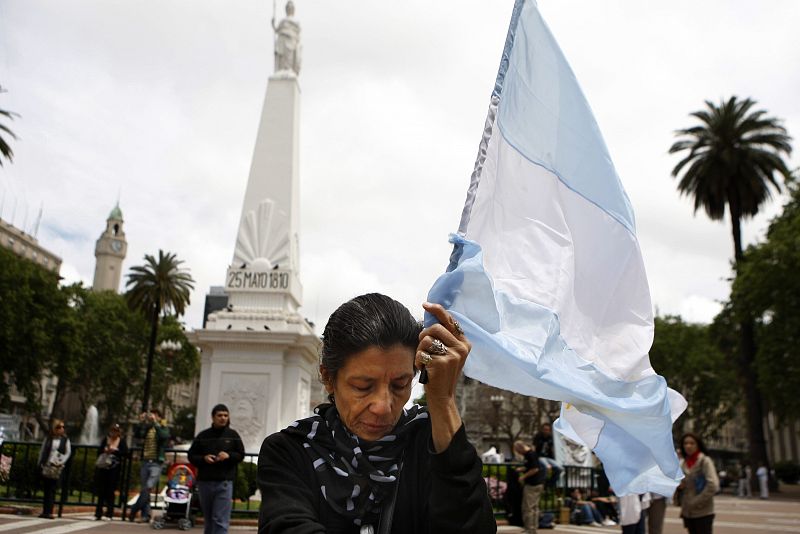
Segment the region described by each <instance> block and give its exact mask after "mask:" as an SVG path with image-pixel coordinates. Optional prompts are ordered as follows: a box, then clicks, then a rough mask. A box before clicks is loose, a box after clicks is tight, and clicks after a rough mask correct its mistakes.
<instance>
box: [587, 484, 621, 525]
mask: <svg viewBox="0 0 800 534" xmlns="http://www.w3.org/2000/svg"><path fill="white" fill-rule="evenodd" d="M589 500H590V501H591V502H593V503H594V505H595V506H596V507H597V511H598V512H600V515H601V516H603V521H602V523H603V524H604V525H608V526H610V525H611V523H614V524H615V525H616V524H617V523H619V514H618V513H617V505H618V504H619V499H617V496H616V495H614V492H613V491H612V490H611V488H609V489H608V495H606V496H605V497H601V496H600V495H598V493H597V492H596V491H594V490H592V491H590V492H589Z"/></svg>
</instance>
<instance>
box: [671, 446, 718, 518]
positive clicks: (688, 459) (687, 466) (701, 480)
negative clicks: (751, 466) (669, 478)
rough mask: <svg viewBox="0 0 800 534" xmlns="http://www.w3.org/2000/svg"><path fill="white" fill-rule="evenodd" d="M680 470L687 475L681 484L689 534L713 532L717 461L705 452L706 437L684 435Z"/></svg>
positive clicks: (681, 499) (682, 514)
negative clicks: (715, 462) (715, 463)
mask: <svg viewBox="0 0 800 534" xmlns="http://www.w3.org/2000/svg"><path fill="white" fill-rule="evenodd" d="M680 450H681V456H682V457H683V459H682V460H681V470H683V474H684V475H685V478H684V479H683V480H682V481H681V483H680V484H679V485H678V491H679V492H680V505H681V518H683V526H684V527H685V528H686V529H687V530H688V531H689V534H711V533H712V530H713V525H714V495H715V494H716V493H717V490H719V478H718V477H717V470H716V468H715V467H714V462H712V461H711V458H709V457H708V456H706V448H705V445H704V444H703V440H702V439H700V437H699V436H697V435H696V434H692V433H691V432H689V433H686V434H684V435H683V437H681V446H680Z"/></svg>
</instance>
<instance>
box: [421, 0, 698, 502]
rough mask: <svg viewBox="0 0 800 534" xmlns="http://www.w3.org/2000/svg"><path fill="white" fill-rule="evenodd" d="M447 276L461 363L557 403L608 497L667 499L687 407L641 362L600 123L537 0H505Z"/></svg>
mask: <svg viewBox="0 0 800 534" xmlns="http://www.w3.org/2000/svg"><path fill="white" fill-rule="evenodd" d="M451 242H452V243H453V244H454V249H453V254H452V257H451V262H450V265H449V267H448V270H447V273H445V274H444V275H442V276H441V277H440V278H439V279H438V280H437V281H436V283H435V284H434V286H433V288H431V291H430V293H429V296H428V299H429V300H430V301H431V302H438V303H441V304H443V305H444V306H445V307H447V308H448V309H449V310H450V312H451V313H452V314H453V316H454V317H456V319H458V320H459V321H460V323H461V325H462V326H463V328H464V330H465V331H466V334H467V336H468V337H469V339H470V340H471V341H472V343H473V347H474V348H473V350H472V353H471V355H470V357H469V359H468V360H467V364H466V367H465V369H464V372H465V373H466V374H467V375H468V376H470V377H472V378H475V379H477V380H480V381H482V382H485V383H487V384H490V385H492V386H496V387H499V388H503V389H507V390H511V391H516V392H518V393H522V394H525V395H535V396H537V397H541V398H546V399H553V400H560V401H562V409H561V418H560V419H559V420H558V421H557V422H556V425H555V428H556V430H558V431H560V432H562V433H563V434H564V435H566V436H567V437H569V438H570V439H573V440H575V441H578V442H582V443H584V444H586V445H588V446H589V447H591V449H592V450H594V452H595V453H596V454H597V456H598V457H599V458H600V459H601V461H602V462H603V464H604V467H605V469H606V472H607V474H608V477H609V480H610V482H611V484H612V487H613V488H614V490H615V491H616V492H617V493H618V494H619V495H624V494H627V493H644V492H647V491H653V492H656V493H660V494H662V495H671V494H672V492H673V490H674V488H675V486H676V485H677V481H678V480H680V479H681V478H682V475H681V471H680V469H679V466H678V459H677V456H676V454H675V449H674V447H673V443H672V433H671V429H672V423H673V421H674V419H676V418H677V417H678V415H680V413H681V412H682V411H683V410H684V409H685V407H686V401H685V400H684V399H683V397H681V396H680V395H679V394H678V393H676V392H674V391H672V390H670V389H668V388H667V384H666V381H665V380H664V379H663V378H662V377H660V376H658V375H656V373H655V372H654V371H653V369H652V367H651V366H650V361H649V358H648V351H649V349H650V345H651V343H652V340H653V312H652V305H651V302H650V292H649V289H648V285H647V277H646V275H645V270H644V264H643V262H642V256H641V252H640V250H639V243H638V241H637V238H636V227H635V222H634V217H633V210H632V209H631V205H630V202H629V201H628V197H627V195H626V194H625V191H624V190H623V188H622V184H621V183H620V180H619V177H618V176H617V173H616V170H615V169H614V165H613V163H612V162H611V158H610V156H609V154H608V150H607V149H606V146H605V143H604V141H603V138H602V136H601V135H600V130H599V128H598V126H597V123H596V122H595V120H594V116H593V115H592V112H591V109H590V108H589V104H588V103H587V101H586V98H585V97H584V95H583V93H582V91H581V89H580V87H579V86H578V83H577V81H576V79H575V76H574V74H573V73H572V70H571V69H570V67H569V65H568V64H567V61H566V59H565V58H564V56H563V54H562V53H561V50H560V49H559V47H558V45H557V44H556V42H555V40H554V39H553V36H552V35H551V33H550V31H549V29H548V28H547V26H546V25H545V23H544V21H543V20H542V18H541V15H540V14H539V12H538V9H537V6H536V3H535V2H534V1H533V0H517V1H516V3H515V5H514V11H513V15H512V19H511V25H510V27H509V32H508V37H507V38H506V44H505V49H504V51H503V56H502V61H501V65H500V70H499V73H498V75H497V81H496V84H495V89H494V91H493V93H492V98H491V104H490V108H489V115H488V118H487V121H486V126H485V129H484V135H483V138H482V140H481V144H480V148H479V151H478V160H477V162H476V164H475V171H474V173H473V175H472V180H471V183H470V186H469V191H468V193H467V201H466V205H465V206H464V212H463V214H462V219H461V225H460V227H459V231H458V234H457V235H453V236H451Z"/></svg>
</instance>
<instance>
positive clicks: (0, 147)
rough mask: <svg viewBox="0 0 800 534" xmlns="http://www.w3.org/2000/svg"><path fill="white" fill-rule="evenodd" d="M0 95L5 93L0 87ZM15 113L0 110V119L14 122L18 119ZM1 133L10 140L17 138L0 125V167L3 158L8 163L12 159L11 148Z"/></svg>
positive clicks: (3, 125)
mask: <svg viewBox="0 0 800 534" xmlns="http://www.w3.org/2000/svg"><path fill="white" fill-rule="evenodd" d="M0 93H5V89H3V87H2V86H0ZM18 116H19V115H17V114H16V113H14V112H13V111H6V110H4V109H0V117H5V118H6V119H10V120H14V117H18ZM3 133H6V134H8V136H9V137H11V139H16V138H17V136H16V135H14V132H12V131H11V130H10V129H9V128H8V126H6V125H5V124H0V156H2V157H0V167H2V166H3V158H5V159H7V160H8V161H12V160H13V159H14V151H13V150H11V146H9V144H8V141H6V140H5V139H4V138H3V135H2V134H3Z"/></svg>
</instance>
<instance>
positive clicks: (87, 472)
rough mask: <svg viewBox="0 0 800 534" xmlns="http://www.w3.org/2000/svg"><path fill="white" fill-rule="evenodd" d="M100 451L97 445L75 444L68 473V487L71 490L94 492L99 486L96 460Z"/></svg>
mask: <svg viewBox="0 0 800 534" xmlns="http://www.w3.org/2000/svg"><path fill="white" fill-rule="evenodd" d="M98 452H99V451H98V449H97V448H95V447H75V446H73V448H72V457H71V458H70V461H69V474H68V476H69V485H68V487H69V489H70V491H71V492H73V493H75V492H83V493H94V491H95V489H96V486H97V485H96V484H95V477H94V462H95V461H96V460H97V455H98Z"/></svg>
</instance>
